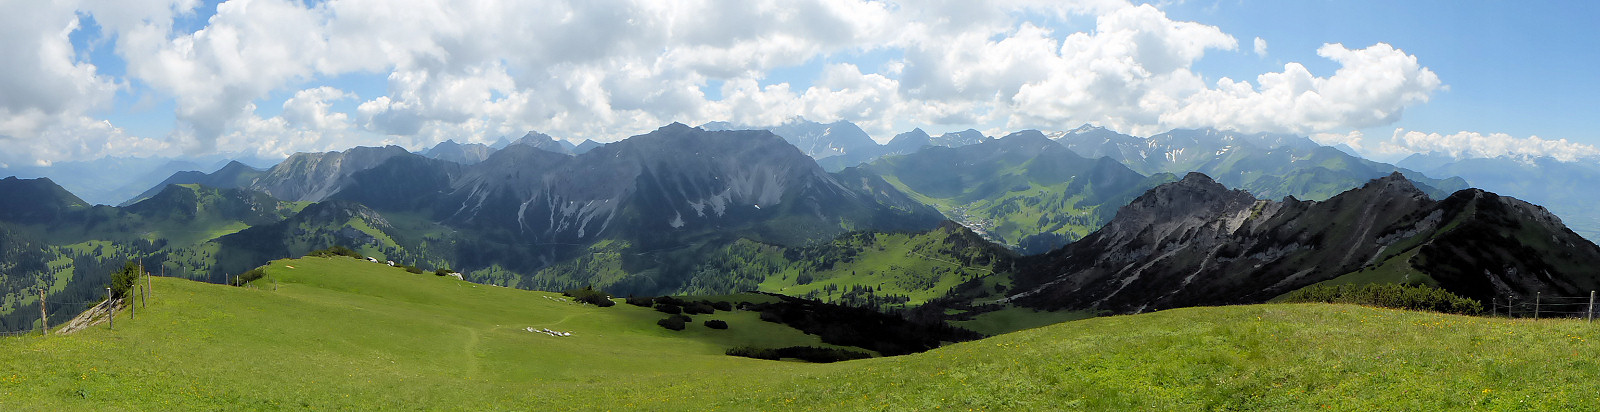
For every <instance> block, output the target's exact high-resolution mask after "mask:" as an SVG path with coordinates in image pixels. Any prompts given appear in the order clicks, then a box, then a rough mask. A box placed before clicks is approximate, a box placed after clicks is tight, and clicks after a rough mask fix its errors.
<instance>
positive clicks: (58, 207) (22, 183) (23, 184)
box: [0, 176, 89, 224]
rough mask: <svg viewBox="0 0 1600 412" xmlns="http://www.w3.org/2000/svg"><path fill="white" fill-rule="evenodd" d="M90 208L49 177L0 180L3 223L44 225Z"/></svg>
mask: <svg viewBox="0 0 1600 412" xmlns="http://www.w3.org/2000/svg"><path fill="white" fill-rule="evenodd" d="M87 209H89V203H88V202H84V201H83V199H79V198H78V197H77V196H74V195H73V194H72V193H71V192H68V191H67V189H64V188H62V187H61V186H60V185H57V184H56V183H55V182H53V181H51V180H50V178H47V177H41V178H38V179H18V178H17V177H16V176H11V177H7V178H5V179H0V221H4V222H14V223H24V224H31V223H45V222H51V221H56V220H59V219H61V218H62V217H65V216H66V215H67V214H69V213H73V212H77V211H83V210H87Z"/></svg>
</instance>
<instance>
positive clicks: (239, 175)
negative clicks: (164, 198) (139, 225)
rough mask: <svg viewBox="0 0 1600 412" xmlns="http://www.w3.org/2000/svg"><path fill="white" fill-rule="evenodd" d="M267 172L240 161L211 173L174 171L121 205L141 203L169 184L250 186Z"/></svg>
mask: <svg viewBox="0 0 1600 412" xmlns="http://www.w3.org/2000/svg"><path fill="white" fill-rule="evenodd" d="M265 174H266V173H265V172H263V171H261V170H257V169H256V168H253V167H250V166H249V165H246V164H244V163H240V162H238V161H230V162H228V164H226V165H223V166H222V168H221V169H217V171H215V172H211V173H202V172H199V171H192V170H191V171H183V172H177V173H173V174H172V176H170V177H167V179H166V180H163V181H161V183H158V184H156V185H155V186H154V187H151V188H150V190H146V191H145V192H144V193H140V194H139V195H138V196H134V197H133V198H132V199H128V201H127V202H123V203H122V204H121V205H119V206H128V205H132V204H134V203H139V202H140V201H142V200H145V199H149V198H151V197H154V196H155V195H156V194H158V193H161V191H163V190H166V188H167V186H170V185H201V186H205V187H213V188H219V189H234V188H249V187H250V186H251V185H252V184H254V183H255V181H256V179H257V178H260V177H261V176H262V175H265Z"/></svg>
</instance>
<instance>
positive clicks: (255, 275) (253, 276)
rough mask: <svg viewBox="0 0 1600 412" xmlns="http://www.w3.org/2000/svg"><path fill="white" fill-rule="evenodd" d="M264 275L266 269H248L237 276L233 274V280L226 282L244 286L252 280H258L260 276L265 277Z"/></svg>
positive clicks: (265, 274)
mask: <svg viewBox="0 0 1600 412" xmlns="http://www.w3.org/2000/svg"><path fill="white" fill-rule="evenodd" d="M266 276H267V271H265V270H262V269H261V268H255V269H250V270H249V271H246V272H244V273H243V274H241V275H239V276H234V277H233V281H232V282H230V283H228V284H230V285H233V286H244V285H248V284H250V282H254V281H257V280H260V279H261V278H263V277H266Z"/></svg>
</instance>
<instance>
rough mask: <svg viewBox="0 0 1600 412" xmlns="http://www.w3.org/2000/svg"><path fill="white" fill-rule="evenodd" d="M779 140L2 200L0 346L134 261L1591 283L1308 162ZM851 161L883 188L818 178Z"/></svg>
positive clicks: (1147, 288)
mask: <svg viewBox="0 0 1600 412" xmlns="http://www.w3.org/2000/svg"><path fill="white" fill-rule="evenodd" d="M731 127H732V126H729V125H711V126H710V127H709V128H710V129H718V128H731ZM782 131H783V132H784V133H788V134H789V136H784V135H783V134H780V133H777V132H775V131H772V130H708V129H707V128H694V127H689V126H686V125H682V124H671V125H667V126H664V127H662V128H660V129H658V130H656V131H653V132H650V133H647V134H643V135H639V136H634V137H631V138H628V139H624V140H621V141H617V142H612V143H608V144H604V145H600V144H597V143H594V142H592V141H587V142H585V144H582V145H572V144H570V143H565V142H564V141H560V140H556V139H553V138H551V137H549V136H547V135H544V134H540V133H537V132H529V133H527V134H526V135H524V136H523V137H522V138H520V139H518V140H516V141H514V142H512V141H505V142H504V144H503V145H501V144H496V145H491V146H485V145H481V144H466V145H463V144H457V143H454V142H445V143H441V144H439V145H438V146H435V147H434V148H431V149H429V150H427V151H425V152H423V153H421V154H417V153H410V152H408V151H406V150H404V149H402V148H399V147H395V146H388V147H357V148H352V149H349V150H345V151H340V152H324V153H299V154H295V155H293V156H290V158H288V159H286V160H284V161H283V162H281V163H278V164H276V165H274V166H272V167H270V168H267V169H264V170H263V169H257V168H254V167H251V166H249V165H246V164H244V163H239V162H231V163H228V164H226V165H223V166H222V167H220V168H219V169H217V171H216V172H213V173H200V172H179V173H174V174H173V175H171V176H169V177H168V178H167V180H166V181H165V182H163V183H162V184H161V185H158V186H157V187H155V188H151V189H149V190H147V191H146V192H145V193H144V194H141V195H139V196H136V197H135V198H134V200H132V201H129V202H127V203H125V204H124V205H123V206H120V207H111V206H91V205H90V203H89V202H85V201H83V200H82V199H79V198H77V197H76V196H74V195H73V194H72V193H70V192H68V191H67V190H65V189H63V188H61V187H60V186H58V185H55V184H54V182H52V181H50V180H48V179H16V178H10V179H5V180H3V181H0V234H4V236H3V237H0V240H3V241H4V242H0V258H5V259H13V260H14V261H9V262H0V263H3V264H6V265H11V266H10V267H16V268H23V269H25V270H20V271H17V272H15V273H17V274H16V275H10V274H8V276H7V279H6V281H5V282H4V283H0V285H4V286H5V287H6V288H7V290H4V291H0V292H3V293H5V295H3V296H5V297H6V298H5V299H4V300H0V304H3V305H0V321H5V322H8V323H7V325H8V326H7V327H9V328H15V327H16V325H18V322H21V319H26V317H27V315H26V312H27V311H24V310H20V308H22V307H23V305H24V304H26V303H27V302H28V297H27V296H25V295H24V294H21V293H20V292H19V291H22V290H25V289H26V288H28V287H32V285H43V286H47V287H49V288H51V290H53V291H58V292H53V293H62V294H64V295H61V296H60V297H64V298H73V299H80V300H82V299H89V298H91V297H92V296H93V293H94V291H95V290H98V289H96V287H95V286H93V285H95V284H99V283H103V282H104V280H105V278H106V274H107V273H109V270H108V269H107V268H108V267H109V265H113V264H115V263H116V262H117V261H119V260H122V259H135V258H142V259H145V260H148V261H153V262H161V263H160V265H161V267H162V268H163V269H164V270H165V271H167V272H168V273H170V274H173V275H177V276H183V277H189V278H194V279H208V280H211V281H215V282H222V281H225V280H226V279H227V278H228V276H232V275H237V274H238V273H241V272H243V271H245V270H248V269H250V268H252V267H254V266H256V265H259V264H260V263H261V262H263V261H265V260H269V259H276V258H282V257H289V256H296V255H299V254H304V253H307V252H309V251H312V250H317V249H323V248H327V247H330V246H334V245H342V246H348V247H351V248H354V249H356V250H357V251H359V252H360V253H362V254H365V255H368V256H375V257H378V258H380V259H383V260H392V261H396V262H398V263H401V264H409V265H416V266H424V267H435V268H452V269H455V270H458V271H461V272H463V273H465V275H466V277H467V279H468V280H472V281H475V282H481V283H490V284H496V285H501V286H511V287H520V288H528V289H544V290H564V289H570V288H580V287H583V286H591V287H596V288H602V289H604V290H607V291H610V292H612V293H616V294H622V295H626V294H640V295H659V294H665V293H686V292H692V293H700V294H715V293H727V292H734V291H747V290H765V291H770V292H777V293H792V294H798V295H803V296H808V297H812V298H817V299H827V300H831V301H837V302H849V303H852V304H857V305H863V306H871V307H876V308H880V309H885V310H887V309H889V308H898V309H896V310H908V309H911V308H912V306H914V305H918V304H931V303H938V305H945V304H957V305H967V306H968V307H976V306H982V305H984V304H983V303H982V302H976V301H970V299H973V298H974V297H977V296H984V298H985V299H999V302H1000V303H1005V304H1009V305H1013V306H1023V307H1033V308H1040V309H1047V310H1062V309H1066V310H1077V311H1091V312H1102V313H1129V312H1139V311H1147V310H1153V309H1161V308H1170V307H1181V306H1193V305H1206V304H1228V303H1246V302H1259V301H1265V300H1269V299H1271V298H1273V297H1276V296H1278V295H1281V294H1284V293H1287V292H1290V291H1293V290H1296V289H1299V288H1301V287H1305V286H1308V285H1312V284H1318V283H1324V282H1335V283H1338V282H1351V283H1362V282H1411V283H1425V284H1433V285H1438V286H1440V287H1443V288H1445V289H1447V290H1450V291H1452V292H1456V293H1459V294H1462V295H1464V296H1470V297H1474V298H1479V299H1485V298H1488V297H1495V296H1512V297H1520V296H1525V295H1527V294H1529V293H1539V292H1548V293H1557V294H1571V293H1576V292H1577V291H1580V290H1583V288H1586V287H1592V286H1593V284H1594V283H1595V281H1594V278H1593V277H1592V276H1589V275H1585V274H1584V273H1582V271H1580V270H1576V269H1574V268H1580V267H1582V266H1581V265H1582V262H1584V261H1585V259H1590V258H1596V257H1600V253H1597V252H1596V251H1595V247H1594V244H1593V243H1590V242H1589V241H1587V240H1585V239H1583V238H1581V237H1579V236H1577V235H1576V234H1574V233H1573V232H1572V231H1570V230H1568V229H1567V228H1566V227H1565V226H1564V225H1563V224H1562V221H1561V219H1559V218H1557V217H1556V216H1555V215H1553V214H1550V213H1549V212H1547V211H1545V210H1544V209H1542V208H1540V207H1538V206H1534V205H1532V204H1528V203H1526V202H1522V201H1519V200H1515V199H1512V198H1509V197H1502V196H1497V195H1494V194H1493V193H1490V192H1485V191H1482V190H1476V189H1472V190H1468V189H1464V185H1463V184H1462V179H1460V178H1454V177H1453V178H1450V179H1442V180H1441V179H1434V178H1429V177H1427V176H1426V175H1423V174H1422V173H1417V172H1413V171H1411V170H1407V169H1402V168H1399V167H1395V166H1391V165H1386V164H1382V163H1376V162H1371V161H1367V160H1364V159H1359V158H1356V157H1353V156H1350V155H1349V154H1347V153H1344V152H1342V151H1339V150H1337V149H1333V148H1328V147H1323V146H1320V145H1316V144H1315V143H1314V142H1311V141H1310V140H1307V139H1305V138H1302V137H1295V136H1288V135H1266V134H1257V135H1246V134H1238V133H1233V132H1223V131H1216V130H1207V129H1201V130H1175V131H1172V132H1168V133H1163V134H1160V135H1157V136H1152V137H1150V138H1137V137H1132V136H1126V135H1121V134H1117V133H1114V132H1111V131H1109V130H1105V129H1099V128H1092V127H1086V128H1080V129H1077V130H1073V131H1069V132H1062V133H1051V134H1046V133H1042V132H1039V131H1032V130H1027V131H1021V132H1016V133H1012V134H1010V135H1007V136H1005V137H1002V138H998V139H996V138H989V137H986V136H984V135H983V134H982V133H979V132H977V131H975V130H968V131H964V132H956V133H947V134H944V135H941V136H939V137H932V136H929V135H928V134H927V133H925V132H923V131H921V130H920V129H918V130H913V131H912V132H907V133H903V134H901V135H899V136H896V137H895V138H894V139H893V140H891V141H890V142H889V144H887V145H877V144H876V143H875V142H873V141H872V140H871V139H870V138H868V137H865V133H864V132H863V133H857V132H859V131H860V129H859V128H856V127H854V125H849V124H848V122H843V123H834V124H831V125H822V124H816V123H810V122H805V121H803V120H796V121H792V122H791V123H789V124H786V125H785V128H783V129H782ZM795 141H803V142H805V143H806V144H808V145H809V146H808V147H809V148H810V150H806V149H804V148H802V147H798V146H797V145H795V144H794V143H793V142H795ZM850 142H854V143H850ZM946 145H948V146H946ZM496 146H499V147H496ZM585 146H587V147H585ZM951 146H953V147H951ZM580 148H581V149H582V150H579V149H580ZM817 156H824V157H822V158H821V160H818V159H817ZM854 158H864V159H867V160H868V161H863V162H857V163H855V164H851V165H847V166H844V167H841V168H839V169H836V170H835V171H833V172H830V171H829V170H828V169H827V168H825V167H823V166H822V164H823V163H826V162H827V161H829V160H830V159H854ZM1178 175H1186V176H1185V177H1184V178H1183V179H1178V178H1177V176H1178ZM1211 176H1217V178H1216V179H1215V180H1213V179H1212V177H1211ZM1263 199H1268V200H1263ZM1278 199H1281V200H1278ZM943 220H949V221H953V222H945V223H941V221H943ZM991 242H992V243H991ZM19 279H21V280H19ZM86 285H88V286H86ZM78 295H83V296H78ZM962 299H968V300H969V303H959V302H958V301H960V300H962ZM952 302H955V303H952ZM896 305H898V306H896ZM974 305H976V306H974ZM5 319H10V320H5Z"/></svg>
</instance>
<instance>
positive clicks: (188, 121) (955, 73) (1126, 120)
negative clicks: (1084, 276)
mask: <svg viewBox="0 0 1600 412" xmlns="http://www.w3.org/2000/svg"><path fill="white" fill-rule="evenodd" d="M197 7H202V5H201V4H200V2H198V1H197V0H127V1H116V2H107V1H89V0H83V1H81V3H80V2H74V1H72V0H63V1H58V2H31V3H29V4H28V5H27V6H26V7H19V8H18V9H21V10H20V12H18V13H8V14H6V15H5V16H4V17H0V22H3V23H6V24H5V25H3V26H0V33H3V34H4V36H5V37H4V40H6V41H3V42H0V57H6V58H8V60H7V61H22V62H28V63H29V64H20V65H18V64H12V65H7V66H5V67H0V135H4V136H10V137H9V138H7V139H10V140H17V141H21V140H28V141H32V140H33V139H37V138H40V137H42V136H45V135H47V134H50V133H57V134H60V131H61V130H79V131H84V130H102V132H103V133H108V134H107V135H106V136H102V137H104V138H120V139H135V140H127V141H128V142H134V141H140V142H142V140H137V139H147V138H153V139H155V140H153V141H160V142H164V143H163V144H167V145H169V146H171V147H167V148H164V149H163V150H169V149H171V148H172V147H182V148H185V149H188V150H189V151H192V152H198V151H210V150H219V149H227V150H241V148H249V147H255V148H256V149H259V150H260V151H263V153H266V152H277V151H283V150H322V149H326V148H330V147H329V145H338V144H344V145H349V144H381V143H394V144H401V145H406V146H408V147H421V146H425V145H427V144H431V143H432V142H437V141H440V140H444V139H447V138H448V139H456V140H457V141H471V142H489V141H493V140H496V139H498V138H499V137H500V136H512V137H515V136H516V135H520V134H521V133H522V132H525V131H527V130H540V131H544V132H547V133H550V134H552V135H554V136H557V137H562V138H571V139H583V138H591V139H595V140H599V141H610V140H616V139H620V138H623V137H626V136H628V135H632V134H636V133H640V132H645V131H648V130H651V129H654V128H655V127H658V126H659V125H661V124H664V123H667V122H672V121H681V122H685V123H691V124H695V123H700V122H706V121H712V120H729V121H733V122H736V123H742V124H751V125H766V124H777V123H781V122H783V121H785V120H788V119H790V118H792V117H794V116H804V117H806V118H808V119H812V120H817V121H832V120H850V121H852V122H856V123H858V124H860V125H861V126H862V127H863V128H864V129H866V130H867V131H868V132H870V133H872V134H873V135H874V136H877V137H879V138H881V139H887V138H888V136H892V135H893V134H894V133H896V132H898V131H904V130H909V129H910V128H912V127H930V126H932V127H937V126H940V125H950V126H952V127H962V128H965V127H977V128H980V129H998V128H1002V127H1003V128H1007V129H1017V128H1042V129H1049V128H1066V127H1072V126H1075V125H1078V124H1082V123H1095V124H1100V125H1105V126H1107V127H1111V128H1114V129H1118V130H1121V131H1124V132H1129V133H1135V134H1149V133H1155V132H1159V131H1162V130H1165V129H1169V128H1173V127H1196V126H1214V127H1222V128H1232V129H1239V130H1246V131H1291V132H1304V133H1313V132H1325V131H1329V130H1350V129H1354V128H1363V127H1371V126H1376V125H1384V124H1389V123H1392V122H1394V121H1395V120H1397V119H1399V117H1400V115H1401V113H1402V112H1403V109H1404V108H1406V107H1408V106H1411V105H1416V104H1420V103H1423V102H1426V101H1427V100H1428V99H1429V98H1430V96H1431V95H1432V94H1433V93H1434V92H1435V91H1436V90H1438V89H1440V88H1442V87H1443V86H1442V83H1441V82H1440V81H1439V79H1438V77H1437V76H1435V75H1434V74H1433V72H1432V71H1431V70H1429V69H1428V68H1426V67H1424V66H1422V65H1421V64H1420V63H1419V62H1418V61H1417V59H1416V58H1415V57H1414V56H1411V55H1407V54H1405V53H1404V52H1402V51H1401V50H1399V49H1396V48H1393V47H1391V46H1389V45H1387V44H1381V43H1380V44H1377V45H1373V46H1371V47H1367V48H1364V49H1355V50H1352V49H1348V48H1346V47H1345V46H1343V45H1338V44H1330V45H1326V46H1324V47H1322V48H1321V49H1319V50H1318V54H1319V55H1320V56H1322V57H1323V58H1327V59H1330V60H1332V61H1334V62H1336V63H1338V64H1339V66H1340V68H1339V69H1338V70H1337V71H1336V72H1335V73H1333V74H1332V75H1326V76H1321V77H1319V76H1317V75H1314V74H1312V73H1310V72H1309V71H1308V70H1307V69H1306V68H1305V67H1304V66H1303V65H1301V64H1299V63H1289V64H1287V65H1285V67H1284V70H1283V71H1282V72H1276V73H1266V74H1262V75H1260V76H1258V77H1257V78H1256V79H1255V81H1254V84H1252V83H1251V82H1249V81H1235V80H1232V79H1228V78H1223V79H1219V80H1217V81H1216V82H1215V83H1214V84H1207V82H1206V81H1205V80H1204V78H1203V77H1202V74H1201V73H1196V72H1195V69H1194V65H1195V62H1197V61H1198V60H1200V59H1202V58H1203V57H1204V56H1205V55H1206V53H1208V52H1215V51H1236V50H1238V49H1239V47H1240V46H1239V41H1238V40H1237V39H1235V38H1234V37H1233V36H1232V35H1230V34H1228V33H1225V32H1223V31H1222V30H1221V29H1220V28H1218V27H1216V26H1211V25H1207V24H1204V23H1201V22H1192V21H1179V20H1174V19H1172V18H1170V17H1169V16H1168V15H1167V14H1166V13H1164V12H1163V11H1162V10H1161V9H1160V8H1159V7H1157V6H1154V5H1149V4H1145V5H1134V4H1131V3H1129V2H1128V1H1126V0H1078V1H1053V0H999V1H993V2H972V1H944V0H931V1H930V0H902V1H866V0H793V1H783V0H752V1H717V0H702V1H682V2H662V1H654V0H619V1H616V2H590V1H576V0H570V1H542V2H517V1H504V2H500V1H494V2H491V1H466V2H463V1H450V0H404V1H399V0H339V1H327V2H302V1H297V0H232V1H226V2H222V3H220V4H217V5H216V13H215V15H214V16H211V17H210V18H209V19H207V20H206V21H204V22H203V24H201V25H200V26H199V27H198V29H195V28H194V27H179V26H187V25H177V24H175V22H176V21H178V20H179V19H183V18H188V17H192V16H193V14H194V13H196V8H197ZM1038 16H1046V18H1044V19H1035V18H1034V17H1038ZM1079 16H1089V17H1092V18H1093V19H1094V21H1095V26H1094V29H1093V30H1090V31H1085V32H1064V31H1060V28H1059V25H1053V23H1052V22H1053V21H1054V22H1059V21H1063V20H1069V19H1073V18H1076V17H1079ZM80 17H92V18H94V19H95V20H96V21H97V22H98V23H99V24H100V26H101V27H102V31H103V32H104V33H103V34H102V36H103V40H105V41H106V42H108V45H107V47H114V48H115V49H114V50H115V53H116V55H117V56H118V57H120V58H121V59H123V60H124V61H125V62H126V72H127V74H126V76H125V77H124V78H122V79H112V78H108V77H106V76H103V75H100V74H98V73H97V71H96V68H95V67H94V66H93V65H90V64H88V63H87V62H83V61H78V60H75V58H74V50H73V49H72V46H71V44H70V43H69V42H68V40H67V37H66V36H67V33H70V32H71V31H72V30H73V29H74V28H75V27H76V25H78V24H79V20H80ZM1253 40H1254V42H1253V46H1254V48H1253V50H1254V51H1255V53H1256V54H1258V55H1263V56H1264V55H1265V54H1266V41H1265V40H1263V39H1261V38H1254V39H1253ZM864 54H875V55H885V56H889V57H887V61H886V62H882V63H881V64H874V65H866V64H861V63H859V62H856V61H853V60H852V59H853V58H854V57H855V56H860V55H864ZM29 56H42V57H43V58H42V59H41V58H31V57H29ZM34 63H36V64H34ZM795 67H821V70H820V72H818V73H807V74H806V75H808V76H812V77H810V78H806V79H802V80H800V81H803V82H804V83H801V82H799V81H795V79H792V78H790V77H788V76H792V73H791V74H789V75H788V76H785V77H782V78H778V76H777V75H776V73H778V72H777V70H779V69H792V68H795ZM341 76H375V77H378V78H384V79H386V80H387V83H386V88H385V89H384V90H383V91H382V92H381V93H378V94H373V93H369V92H365V91H363V92H362V94H358V93H355V92H352V91H350V90H341V89H339V88H338V85H337V84H334V83H330V80H329V79H335V78H339V77H341ZM135 83H136V84H139V85H140V90H149V91H150V93H151V94H155V95H157V97H156V98H157V99H163V100H164V99H170V101H171V102H172V103H173V105H174V106H175V112H174V113H172V115H173V116H174V117H175V118H176V120H177V124H178V126H177V128H176V130H174V131H173V132H172V133H171V135H170V136H146V137H140V138H134V137H130V136H126V134H122V133H121V132H119V131H117V130H120V129H116V128H115V127H114V126H109V128H101V127H100V126H96V124H100V123H103V122H101V121H96V120H94V119H93V116H92V115H90V112H91V110H92V109H93V108H95V107H104V106H106V105H107V103H108V102H109V101H110V100H111V99H112V98H113V97H114V96H115V95H116V92H117V90H119V88H125V87H127V86H126V85H127V84H135ZM718 84H720V86H717V87H719V90H715V91H714V94H716V95H717V96H719V97H710V96H708V95H707V92H706V91H707V90H709V89H710V88H711V87H713V85H718ZM352 89H353V88H352ZM292 90H298V91H296V92H294V93H293V96H292V97H290V98H289V99H288V100H287V101H285V102H283V103H282V109H283V111H282V114H280V115H277V116H273V117H263V116H261V115H259V114H257V113H256V107H257V105H258V104H267V103H266V100H267V99H269V98H271V96H282V95H284V93H286V92H288V91H292ZM134 98H138V99H150V96H135V97H134ZM333 102H354V106H355V107H356V108H355V109H353V110H348V111H344V112H341V111H340V110H337V109H336V108H335V107H336V105H335V104H333ZM338 107H343V105H338ZM83 119H89V120H90V122H89V123H83V122H82V120H83ZM102 126H103V125H102ZM52 130H55V131H54V132H53V131H52ZM139 144H145V143H139ZM139 147H149V146H148V145H146V146H139ZM331 148H338V147H336V146H335V147H331ZM88 152H89V151H79V152H75V153H80V154H81V153H88ZM51 153H58V154H57V156H76V155H79V154H68V153H67V152H60V151H57V152H51Z"/></svg>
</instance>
